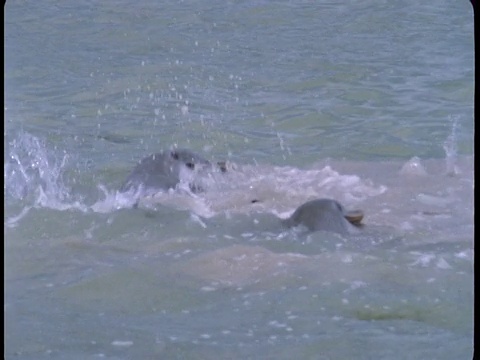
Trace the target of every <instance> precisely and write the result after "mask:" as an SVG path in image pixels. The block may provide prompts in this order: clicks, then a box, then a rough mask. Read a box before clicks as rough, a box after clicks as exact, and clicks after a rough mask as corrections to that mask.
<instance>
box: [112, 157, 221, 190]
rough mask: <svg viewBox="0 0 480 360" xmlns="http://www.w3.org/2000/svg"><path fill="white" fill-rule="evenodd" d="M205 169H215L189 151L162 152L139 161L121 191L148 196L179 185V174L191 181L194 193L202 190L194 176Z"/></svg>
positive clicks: (219, 165) (208, 162) (190, 184)
mask: <svg viewBox="0 0 480 360" xmlns="http://www.w3.org/2000/svg"><path fill="white" fill-rule="evenodd" d="M218 167H219V169H220V170H221V171H225V164H224V163H218ZM207 168H211V169H212V170H213V169H214V166H213V165H212V163H210V161H208V160H206V159H204V158H203V157H201V156H199V155H197V154H195V153H194V152H192V151H190V150H185V149H173V150H168V151H162V152H159V153H156V154H152V155H150V156H148V157H146V158H144V159H142V160H141V161H140V162H139V163H138V164H137V165H136V166H135V168H134V169H133V171H132V172H131V173H130V175H129V176H128V177H127V179H126V180H125V181H124V183H123V184H122V186H121V187H120V192H127V191H133V192H135V193H140V194H138V195H139V196H148V195H151V194H154V193H156V192H158V191H161V190H168V189H173V188H175V187H176V186H177V185H178V184H179V183H180V181H181V174H182V173H183V174H185V175H186V176H187V177H190V178H191V180H192V181H189V187H190V189H191V190H192V191H193V192H198V191H202V189H201V188H200V187H199V186H198V185H197V184H196V183H195V181H194V176H193V175H195V173H196V172H198V171H201V170H202V169H207ZM189 175H192V176H189Z"/></svg>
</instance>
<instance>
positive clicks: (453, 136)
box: [443, 117, 459, 176]
mask: <svg viewBox="0 0 480 360" xmlns="http://www.w3.org/2000/svg"><path fill="white" fill-rule="evenodd" d="M451 122H452V130H451V132H450V135H448V137H447V139H446V140H445V142H444V143H443V149H444V150H445V165H446V172H447V175H449V176H455V175H458V174H459V171H458V168H457V165H456V162H457V128H458V117H454V118H452V120H451Z"/></svg>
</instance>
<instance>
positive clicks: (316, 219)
mask: <svg viewBox="0 0 480 360" xmlns="http://www.w3.org/2000/svg"><path fill="white" fill-rule="evenodd" d="M362 219H363V212H362V211H361V210H353V211H347V210H345V209H344V207H343V206H342V205H341V204H340V203H339V202H337V201H335V200H332V199H315V200H311V201H308V202H306V203H304V204H302V205H300V206H299V207H298V208H297V209H296V210H295V211H294V213H293V214H292V215H291V216H290V217H289V218H288V219H284V220H282V223H283V224H284V225H285V226H287V227H295V226H299V225H303V226H305V227H306V228H307V229H308V230H309V231H319V230H325V231H333V232H336V233H339V234H348V233H350V232H351V231H352V229H354V228H355V227H361V226H362V224H361V221H362ZM352 225H354V226H353V227H352Z"/></svg>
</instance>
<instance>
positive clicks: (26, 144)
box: [3, 132, 86, 226]
mask: <svg viewBox="0 0 480 360" xmlns="http://www.w3.org/2000/svg"><path fill="white" fill-rule="evenodd" d="M6 153H7V156H6V158H5V163H4V170H3V171H4V181H5V182H4V199H5V201H6V203H10V204H12V203H20V204H23V209H22V210H21V211H20V213H19V214H17V215H15V216H12V217H10V218H8V219H7V220H6V225H7V226H15V225H16V224H17V223H18V222H19V221H20V220H21V219H22V218H23V217H24V216H26V215H27V214H28V212H29V211H30V210H31V209H32V208H35V207H47V208H51V209H58V210H66V209H71V208H75V209H79V210H82V211H86V207H85V206H84V205H82V204H81V203H80V202H79V201H78V200H75V199H72V197H71V192H70V189H69V188H68V187H67V186H66V185H65V183H64V180H63V175H64V171H65V169H66V167H67V164H68V162H69V156H68V154H67V153H66V152H63V154H61V155H60V156H59V155H58V154H54V153H53V152H51V151H49V149H48V148H47V146H46V144H45V142H44V141H43V140H41V139H39V138H37V137H35V136H33V135H31V134H29V133H26V132H22V133H20V134H19V135H18V136H17V137H16V138H14V139H13V140H12V141H11V142H9V143H8V145H7V151H6Z"/></svg>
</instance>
